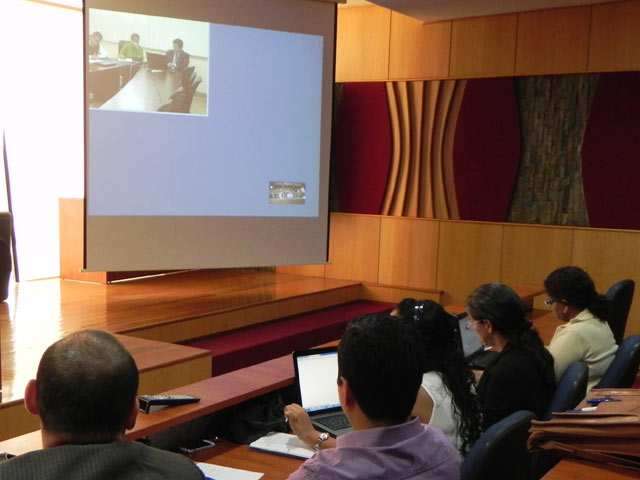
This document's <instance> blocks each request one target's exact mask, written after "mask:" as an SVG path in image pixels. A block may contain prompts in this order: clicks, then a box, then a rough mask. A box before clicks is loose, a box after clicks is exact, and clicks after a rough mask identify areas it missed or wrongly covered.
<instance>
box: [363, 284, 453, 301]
mask: <svg viewBox="0 0 640 480" xmlns="http://www.w3.org/2000/svg"><path fill="white" fill-rule="evenodd" d="M441 296H442V292H441V291H440V290H425V289H420V288H408V287H407V288H405V287H396V286H393V285H380V284H373V283H365V284H363V285H362V298H363V299H364V300H372V301H374V302H389V303H398V302H400V300H402V299H403V298H407V297H410V298H415V299H419V300H433V301H434V302H437V303H441V302H442V298H441Z"/></svg>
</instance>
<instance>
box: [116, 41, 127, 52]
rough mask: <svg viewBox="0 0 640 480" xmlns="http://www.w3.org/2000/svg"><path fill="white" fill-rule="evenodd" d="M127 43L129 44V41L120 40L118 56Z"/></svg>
mask: <svg viewBox="0 0 640 480" xmlns="http://www.w3.org/2000/svg"><path fill="white" fill-rule="evenodd" d="M125 43H129V40H120V41H119V42H118V55H120V51H121V50H122V47H124V44H125Z"/></svg>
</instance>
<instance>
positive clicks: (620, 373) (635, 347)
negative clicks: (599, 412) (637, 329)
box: [595, 335, 640, 388]
mask: <svg viewBox="0 0 640 480" xmlns="http://www.w3.org/2000/svg"><path fill="white" fill-rule="evenodd" d="M638 365H640V335H631V336H630V337H628V338H626V339H625V340H624V341H623V342H622V343H621V344H620V346H619V347H618V351H617V352H616V356H615V357H614V359H613V362H611V365H609V368H607V370H606V371H605V372H604V375H603V376H602V378H601V379H600V382H599V383H598V384H597V385H596V386H595V388H629V387H631V386H632V385H633V381H634V380H635V378H636V375H637V373H638Z"/></svg>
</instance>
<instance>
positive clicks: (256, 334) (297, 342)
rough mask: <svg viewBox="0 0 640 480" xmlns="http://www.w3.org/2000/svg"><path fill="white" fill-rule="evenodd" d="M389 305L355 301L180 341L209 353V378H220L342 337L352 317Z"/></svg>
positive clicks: (379, 310)
mask: <svg viewBox="0 0 640 480" xmlns="http://www.w3.org/2000/svg"><path fill="white" fill-rule="evenodd" d="M393 306H394V305H393V304H392V303H381V302H370V301H366V300H358V301H355V302H351V303H345V304H343V305H337V306H335V307H329V308H325V309H322V310H316V311H315V312H311V313H307V314H304V315H294V316H291V317H286V318H282V319H279V320H274V321H273V322H269V323H263V324H261V325H258V326H255V327H248V328H243V329H238V330H234V331H232V332H225V333H221V334H217V335H212V336H209V337H204V338H199V339H197V340H191V341H188V342H183V345H189V346H192V347H197V348H205V349H208V350H211V351H212V352H213V357H212V360H211V361H212V370H211V371H212V375H213V376H216V375H222V374H223V373H227V372H231V371H233V370H237V369H239V368H244V367H248V366H249V365H255V364H256V363H260V362H264V361H267V360H271V359H273V358H277V357H281V356H283V355H287V354H289V353H291V352H292V351H294V350H301V349H304V348H310V347H313V346H315V345H320V344H322V343H326V342H330V341H331V340H336V339H338V338H340V337H341V336H342V334H343V333H344V329H345V327H346V325H347V322H349V320H351V319H352V318H354V317H357V316H359V315H364V314H365V313H375V312H384V311H389V310H391V309H392V308H393Z"/></svg>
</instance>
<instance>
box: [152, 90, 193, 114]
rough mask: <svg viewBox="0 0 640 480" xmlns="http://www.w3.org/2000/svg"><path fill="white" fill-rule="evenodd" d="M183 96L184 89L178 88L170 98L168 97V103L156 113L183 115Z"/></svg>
mask: <svg viewBox="0 0 640 480" xmlns="http://www.w3.org/2000/svg"><path fill="white" fill-rule="evenodd" d="M185 96H186V95H185V92H184V89H183V88H182V87H180V88H178V89H177V90H176V91H175V92H173V93H172V94H171V96H170V97H169V101H168V102H167V103H165V104H164V105H161V106H160V107H159V108H158V111H159V112H173V113H183V112H184V100H185Z"/></svg>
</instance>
